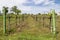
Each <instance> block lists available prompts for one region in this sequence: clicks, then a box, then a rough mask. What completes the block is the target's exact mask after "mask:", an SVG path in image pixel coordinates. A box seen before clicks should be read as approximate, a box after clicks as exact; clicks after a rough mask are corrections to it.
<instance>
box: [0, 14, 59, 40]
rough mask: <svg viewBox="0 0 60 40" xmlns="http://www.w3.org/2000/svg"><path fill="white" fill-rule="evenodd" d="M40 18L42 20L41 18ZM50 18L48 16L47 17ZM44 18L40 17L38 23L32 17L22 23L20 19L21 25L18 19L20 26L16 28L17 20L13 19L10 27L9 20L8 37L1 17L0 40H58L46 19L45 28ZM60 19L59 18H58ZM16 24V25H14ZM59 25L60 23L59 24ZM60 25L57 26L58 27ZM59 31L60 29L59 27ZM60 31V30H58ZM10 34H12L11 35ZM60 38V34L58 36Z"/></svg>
mask: <svg viewBox="0 0 60 40" xmlns="http://www.w3.org/2000/svg"><path fill="white" fill-rule="evenodd" d="M39 17H40V18H39ZM47 17H48V16H47ZM42 18H43V16H38V21H36V20H35V18H34V16H33V18H32V17H31V15H29V16H28V17H26V18H25V20H24V21H22V17H21V18H20V24H19V19H18V21H17V22H18V26H16V23H15V21H16V20H15V18H11V21H10V22H11V23H10V24H12V25H10V27H9V21H8V18H7V23H6V25H7V35H6V36H4V34H3V18H2V16H0V20H1V21H0V40H56V38H54V37H53V35H52V34H51V32H50V29H49V27H50V25H49V19H48V18H45V20H44V26H43V19H42ZM58 19H59V18H58ZM13 23H14V24H13ZM57 23H58V22H57ZM58 25H59V23H58V24H57V26H58ZM57 28H58V29H59V27H57ZM9 29H10V30H9ZM58 31H59V30H58ZM9 32H10V33H9ZM58 37H60V36H59V34H58Z"/></svg>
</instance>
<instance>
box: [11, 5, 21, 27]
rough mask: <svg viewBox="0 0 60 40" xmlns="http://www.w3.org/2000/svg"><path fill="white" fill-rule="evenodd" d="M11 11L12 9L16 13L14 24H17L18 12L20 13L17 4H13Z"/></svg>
mask: <svg viewBox="0 0 60 40" xmlns="http://www.w3.org/2000/svg"><path fill="white" fill-rule="evenodd" d="M11 11H13V12H14V13H15V14H16V26H17V20H18V15H19V13H21V10H19V9H17V6H13V7H12V9H11ZM19 19H20V18H19Z"/></svg>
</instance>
